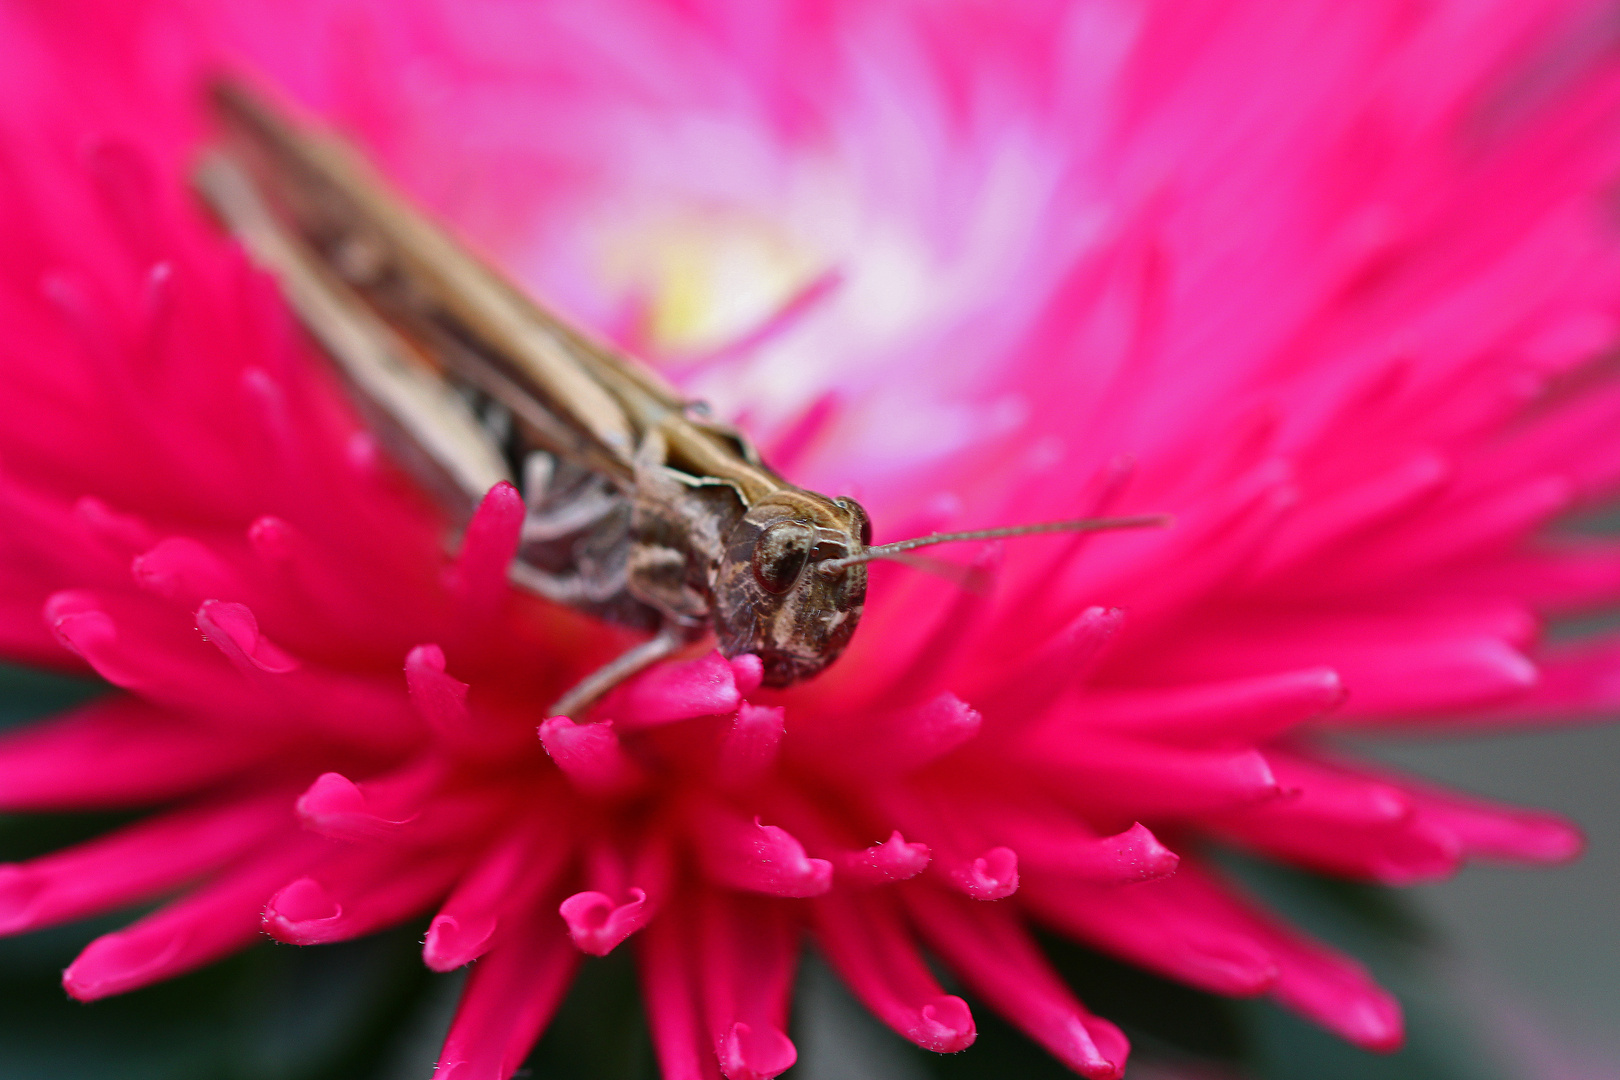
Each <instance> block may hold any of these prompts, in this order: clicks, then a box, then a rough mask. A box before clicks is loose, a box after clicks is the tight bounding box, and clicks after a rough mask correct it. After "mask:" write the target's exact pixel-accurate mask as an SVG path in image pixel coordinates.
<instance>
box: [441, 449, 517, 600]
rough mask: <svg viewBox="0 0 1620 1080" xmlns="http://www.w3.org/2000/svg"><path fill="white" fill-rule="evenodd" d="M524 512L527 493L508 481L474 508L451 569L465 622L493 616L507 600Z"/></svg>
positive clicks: (451, 580) (451, 576)
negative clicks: (510, 569)
mask: <svg viewBox="0 0 1620 1080" xmlns="http://www.w3.org/2000/svg"><path fill="white" fill-rule="evenodd" d="M523 514H524V509H523V496H522V495H520V494H518V490H517V488H515V487H513V486H512V485H511V484H510V483H507V482H506V481H504V480H503V481H501V482H500V483H498V484H496V485H495V486H494V487H492V488H490V489H489V491H487V492H485V494H484V498H483V500H482V501H481V502H480V503H479V504H478V509H477V510H476V511H474V513H473V518H472V521H471V522H470V523H469V524H468V525H467V532H466V535H465V536H463V537H462V540H461V553H460V554H459V555H457V556H456V562H455V565H454V566H453V567H452V568H451V571H450V584H451V589H452V591H453V592H454V593H455V595H456V598H457V600H459V601H460V614H461V618H462V619H463V620H464V622H465V623H468V624H475V623H479V622H482V621H484V620H486V619H489V618H491V617H493V616H494V614H495V612H496V611H497V609H498V608H499V607H500V605H501V602H502V601H503V600H504V599H505V597H506V594H507V591H508V590H507V584H506V568H507V567H508V566H509V565H511V562H512V557H513V556H514V555H516V554H517V549H518V540H519V534H520V532H521V531H522V528H523Z"/></svg>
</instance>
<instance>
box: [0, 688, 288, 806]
mask: <svg viewBox="0 0 1620 1080" xmlns="http://www.w3.org/2000/svg"><path fill="white" fill-rule="evenodd" d="M263 753H264V746H263V744H260V743H256V742H255V741H254V740H253V739H252V738H250V737H246V735H245V733H242V732H237V733H234V734H225V733H220V732H215V731H210V730H207V729H198V728H195V727H192V726H191V725H189V724H186V723H184V722H181V721H177V720H176V718H175V717H173V716H172V715H170V714H168V713H166V712H164V711H163V710H160V709H158V708H156V707H154V706H152V705H149V704H147V703H146V702H144V701H141V700H139V699H136V698H130V697H122V696H117V697H115V696H110V695H109V696H107V697H103V698H101V699H99V700H96V701H93V702H91V703H90V704H88V705H84V706H81V707H80V708H78V709H76V710H74V711H73V712H71V713H68V714H67V715H65V716H61V717H58V718H56V719H54V720H49V721H46V722H45V723H42V724H36V725H34V726H32V727H27V728H19V729H17V730H14V731H9V732H6V733H5V734H4V735H3V736H0V806H3V807H5V808H7V809H11V810H46V809H65V808H68V807H113V806H140V805H145V804H149V803H154V802H160V801H162V800H165V799H172V798H175V797H178V796H181V795H185V794H188V793H190V792H193V791H197V790H200V789H202V788H204V787H206V786H208V785H209V784H212V783H215V782H217V781H219V780H222V779H224V778H225V777H228V776H230V775H232V774H233V773H236V772H238V771H240V770H241V769H243V768H244V767H245V766H246V765H247V764H249V763H250V762H253V761H255V760H257V759H258V758H259V757H260V756H262V754H263Z"/></svg>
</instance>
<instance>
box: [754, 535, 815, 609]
mask: <svg viewBox="0 0 1620 1080" xmlns="http://www.w3.org/2000/svg"><path fill="white" fill-rule="evenodd" d="M815 539H816V534H815V533H814V532H813V531H812V530H811V529H809V528H808V527H806V526H804V525H800V524H799V523H798V522H796V521H778V522H777V523H776V524H774V525H772V526H771V527H770V528H768V529H766V530H765V532H764V534H763V535H762V536H760V538H759V543H757V544H755V545H754V558H753V563H754V580H755V581H757V582H759V586H760V588H762V589H764V590H765V591H766V592H768V593H776V594H781V593H785V592H787V591H788V590H789V589H791V588H793V583H794V582H795V581H798V580H799V575H800V574H801V573H803V572H804V566H805V563H807V562H809V561H810V547H811V545H812V544H814V543H815Z"/></svg>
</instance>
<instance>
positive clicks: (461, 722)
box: [405, 645, 472, 734]
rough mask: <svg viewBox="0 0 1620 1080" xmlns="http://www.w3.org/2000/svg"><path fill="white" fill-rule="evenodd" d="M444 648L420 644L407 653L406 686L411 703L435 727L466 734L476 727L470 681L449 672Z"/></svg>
mask: <svg viewBox="0 0 1620 1080" xmlns="http://www.w3.org/2000/svg"><path fill="white" fill-rule="evenodd" d="M444 663H445V661H444V650H443V649H441V648H439V646H437V645H418V646H416V648H414V649H412V650H411V651H410V652H409V653H407V654H406V655H405V685H406V686H407V687H409V688H410V693H411V704H412V705H415V706H416V711H417V712H418V713H419V714H420V715H421V717H422V719H423V720H425V721H426V722H427V723H428V724H429V725H431V726H432V727H433V729H434V730H436V731H439V732H441V733H444V734H462V733H464V732H467V731H468V730H469V729H470V728H471V727H472V719H471V717H470V716H469V715H468V713H467V684H466V683H464V682H458V681H456V680H455V679H453V678H451V677H450V676H449V675H447V674H445V670H444Z"/></svg>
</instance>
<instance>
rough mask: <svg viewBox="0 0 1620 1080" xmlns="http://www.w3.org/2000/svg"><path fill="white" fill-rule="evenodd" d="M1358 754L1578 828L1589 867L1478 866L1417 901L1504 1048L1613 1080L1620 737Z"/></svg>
mask: <svg viewBox="0 0 1620 1080" xmlns="http://www.w3.org/2000/svg"><path fill="white" fill-rule="evenodd" d="M1356 745H1357V747H1358V749H1360V750H1361V751H1362V752H1365V753H1370V754H1373V755H1375V756H1377V757H1379V758H1382V759H1383V760H1385V761H1388V762H1390V763H1391V764H1395V765H1399V766H1401V767H1403V768H1406V769H1410V770H1412V771H1415V772H1418V773H1421V774H1423V775H1426V776H1429V777H1432V778H1434V779H1436V780H1440V781H1444V782H1446V783H1449V784H1453V785H1456V786H1457V787H1460V788H1462V789H1464V790H1468V791H1473V792H1477V793H1479V794H1482V795H1488V796H1491V797H1494V798H1497V799H1502V800H1505V801H1508V802H1512V803H1518V804H1522V805H1525V806H1537V807H1541V808H1544V809H1548V810H1554V811H1557V812H1559V813H1562V814H1565V815H1567V816H1569V817H1571V818H1573V819H1575V820H1576V821H1578V822H1579V823H1580V824H1581V825H1582V827H1583V828H1585V830H1586V834H1587V843H1588V846H1587V851H1586V854H1585V855H1584V856H1583V857H1582V858H1581V859H1580V860H1579V861H1577V862H1575V863H1573V864H1571V865H1568V866H1561V867H1555V868H1552V869H1536V870H1525V869H1518V868H1511V867H1497V866H1475V867H1470V868H1468V869H1466V870H1464V871H1463V872H1462V873H1461V874H1459V875H1458V876H1457V877H1456V878H1454V879H1452V880H1450V881H1447V882H1444V883H1442V884H1438V885H1429V886H1423V887H1421V888H1418V889H1416V890H1413V893H1414V899H1415V900H1416V902H1417V903H1418V904H1419V905H1420V906H1421V908H1422V910H1423V911H1424V913H1425V914H1427V915H1428V917H1429V918H1430V920H1431V921H1432V922H1433V923H1434V925H1435V926H1436V927H1437V929H1438V930H1439V931H1440V932H1441V933H1442V934H1443V935H1445V937H1446V938H1447V939H1448V940H1449V942H1450V944H1451V946H1452V949H1453V951H1454V953H1455V959H1456V962H1457V973H1458V976H1459V977H1460V978H1461V979H1462V980H1464V981H1465V983H1466V984H1467V989H1468V991H1469V994H1470V996H1471V997H1472V998H1473V999H1474V1001H1475V1003H1476V1004H1477V1006H1478V1007H1480V1008H1481V1009H1483V1010H1485V1011H1486V1012H1487V1013H1488V1014H1490V1015H1492V1017H1493V1018H1494V1019H1495V1020H1496V1021H1497V1022H1498V1026H1499V1028H1500V1035H1501V1037H1502V1038H1503V1040H1504V1041H1505V1042H1509V1043H1516V1044H1518V1045H1519V1047H1520V1048H1521V1050H1526V1049H1528V1050H1529V1051H1530V1052H1531V1053H1532V1054H1534V1055H1535V1056H1537V1057H1542V1055H1541V1054H1537V1053H1536V1052H1535V1048H1534V1046H1533V1043H1534V1042H1535V1040H1536V1039H1537V1038H1538V1037H1544V1038H1546V1039H1547V1040H1548V1041H1549V1044H1550V1045H1548V1046H1547V1047H1546V1049H1545V1054H1546V1056H1545V1057H1543V1058H1542V1060H1544V1061H1546V1062H1547V1063H1548V1064H1549V1066H1550V1067H1549V1069H1548V1071H1547V1072H1546V1073H1545V1074H1544V1075H1547V1076H1551V1077H1559V1078H1566V1080H1587V1078H1591V1080H1609V1078H1620V726H1608V727H1596V726H1594V727H1567V728H1550V729H1544V730H1541V731H1537V732H1533V733H1522V734H1513V735H1494V736H1485V737H1474V738H1468V739H1457V738H1446V739H1443V740H1441V739H1436V740H1432V741H1429V740H1417V739H1403V740H1401V741H1394V740H1381V741H1377V742H1373V741H1369V740H1364V739H1363V740H1357V743H1356ZM1527 1044H1529V1045H1527ZM1557 1058H1563V1060H1562V1061H1561V1062H1559V1061H1555V1060H1554V1059H1557Z"/></svg>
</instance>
